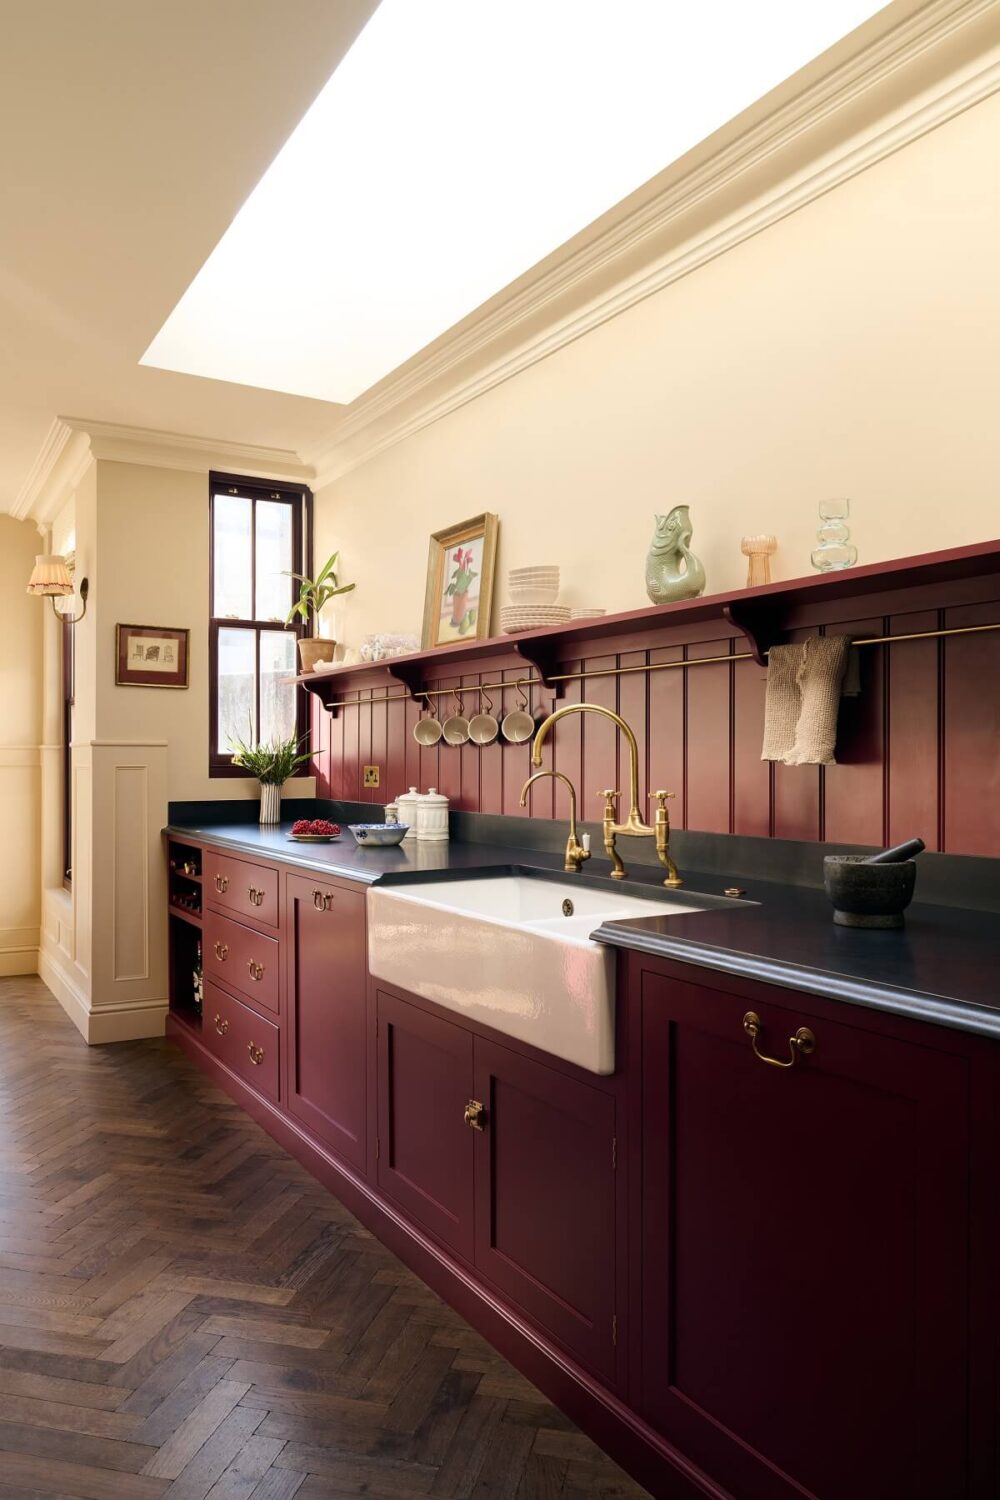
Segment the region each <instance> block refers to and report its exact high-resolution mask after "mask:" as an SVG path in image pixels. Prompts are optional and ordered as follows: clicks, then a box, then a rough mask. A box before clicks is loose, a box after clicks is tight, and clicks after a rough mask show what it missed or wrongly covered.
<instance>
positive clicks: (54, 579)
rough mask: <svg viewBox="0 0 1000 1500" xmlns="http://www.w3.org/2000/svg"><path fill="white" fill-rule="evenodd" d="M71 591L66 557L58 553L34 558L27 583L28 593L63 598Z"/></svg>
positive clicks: (70, 579) (71, 585)
mask: <svg viewBox="0 0 1000 1500" xmlns="http://www.w3.org/2000/svg"><path fill="white" fill-rule="evenodd" d="M72 592H73V580H72V578H70V576H69V568H67V566H66V559H65V558H64V557H62V556H60V554H59V553H54V554H53V555H51V556H42V557H36V558H35V566H34V567H33V568H32V570H31V579H30V581H29V583H28V593H29V594H45V595H49V596H50V597H52V598H56V599H59V598H65V596H66V595H67V594H72Z"/></svg>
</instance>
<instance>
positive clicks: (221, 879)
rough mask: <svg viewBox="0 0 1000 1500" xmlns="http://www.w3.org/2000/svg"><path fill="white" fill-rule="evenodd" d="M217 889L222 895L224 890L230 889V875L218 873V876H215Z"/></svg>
mask: <svg viewBox="0 0 1000 1500" xmlns="http://www.w3.org/2000/svg"><path fill="white" fill-rule="evenodd" d="M215 889H216V890H217V891H218V892H219V894H220V895H221V894H222V892H223V891H228V889H229V876H228V875H216V877H215Z"/></svg>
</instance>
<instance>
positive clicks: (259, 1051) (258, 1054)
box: [247, 1042, 264, 1068]
mask: <svg viewBox="0 0 1000 1500" xmlns="http://www.w3.org/2000/svg"><path fill="white" fill-rule="evenodd" d="M247 1053H248V1054H249V1057H250V1061H251V1062H252V1063H253V1065H254V1067H255V1068H259V1067H260V1065H261V1063H262V1062H263V1061H264V1049H263V1047H258V1046H257V1043H256V1042H248V1043H247Z"/></svg>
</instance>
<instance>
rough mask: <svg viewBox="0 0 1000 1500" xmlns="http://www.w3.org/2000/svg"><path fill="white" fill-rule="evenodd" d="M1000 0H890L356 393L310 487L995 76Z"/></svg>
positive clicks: (321, 452) (620, 305)
mask: <svg viewBox="0 0 1000 1500" xmlns="http://www.w3.org/2000/svg"><path fill="white" fill-rule="evenodd" d="M998 14H1000V0H932V3H928V4H915V3H909V0H897V4H896V5H894V6H890V7H888V9H887V11H883V12H880V13H879V15H877V16H876V17H874V18H872V20H871V21H870V22H868V23H866V25H865V26H863V27H861V28H859V30H858V31H857V32H855V33H853V34H852V36H851V37H849V38H846V39H845V41H844V42H843V43H841V44H838V46H836V47H834V48H832V49H831V50H830V52H828V53H827V54H824V57H823V58H820V59H818V60H817V61H816V62H815V63H813V64H810V65H809V67H807V68H806V69H804V70H802V72H801V73H800V74H797V75H796V76H795V78H793V79H791V80H789V81H788V82H787V83H786V84H785V85H782V86H781V87H779V88H778V89H776V90H774V91H773V92H772V93H771V94H770V95H768V96H767V97H766V98H765V99H764V100H762V101H760V102H759V103H758V104H757V105H755V106H753V107H752V108H751V109H749V110H747V111H745V112H744V113H743V114H742V115H740V116H739V117H738V118H737V119H736V120H734V121H731V122H730V123H729V124H728V125H726V126H725V127H723V129H722V130H720V131H717V132H716V133H715V134H714V135H713V136H711V137H710V138H709V139H708V140H707V141H705V142H703V143H702V145H701V146H699V147H697V148H696V149H695V150H694V151H692V152H689V153H688V154H687V156H685V157H683V158H681V160H680V161H678V162H676V163H674V164H673V165H672V166H671V167H669V168H668V169H667V170H666V171H665V172H663V173H661V174H660V176H659V177H658V178H656V179H654V181H653V183H651V184H647V186H646V188H643V189H640V190H639V192H638V193H635V194H633V195H632V196H631V197H630V198H629V199H627V200H625V202H624V203H623V204H621V205H619V206H618V207H617V208H616V209H614V210H612V211H611V212H610V213H609V214H607V215H605V216H604V217H603V218H602V219H600V220H598V221H597V222H596V224H594V225H591V226H590V227H589V228H588V229H587V230H585V231H583V233H582V234H580V235H578V236H577V237H576V238H575V239H574V240H571V241H570V242H569V244H568V245H567V246H563V247H562V248H561V249H560V250H559V251H557V252H556V253H555V254H554V255H553V256H550V257H548V258H547V259H546V260H545V261H543V262H541V264H540V265H539V266H538V267H535V268H534V269H533V270H532V271H530V272H529V273H527V275H525V276H523V277H521V278H520V279H519V280H518V281H516V282H514V283H513V284H512V286H511V287H509V288H507V289H506V290H505V291H504V292H503V293H501V294H500V295H499V296H498V297H495V298H493V299H492V300H491V301H490V302H488V303H487V304H485V305H484V307H483V308H481V309H479V310H478V311H477V312H476V313H474V314H472V315H471V317H469V318H467V319H465V320H464V321H463V322H462V323H460V324H458V325H457V326H456V327H455V328H454V329H453V330H450V331H449V332H448V333H447V334H445V335H443V336H442V338H440V339H438V340H436V341H435V343H433V344H432V345H430V346H429V347H428V349H427V350H425V351H422V352H421V353H420V354H418V355H416V356H415V357H414V358H413V359H412V360H410V361H408V363H407V364H406V365H404V366H403V367H401V369H400V370H399V371H397V372H395V373H393V374H392V375H390V376H388V377H387V378H386V379H385V380H383V381H382V382H381V383H380V384H379V385H378V386H376V387H375V388H374V389H373V390H372V391H371V392H369V393H368V394H366V395H363V396H361V397H359V399H358V400H357V401H356V402H354V403H353V404H352V405H351V406H350V407H349V408H348V409H347V412H346V415H345V416H344V417H343V418H342V419H341V420H340V421H339V422H338V423H337V425H336V426H335V427H334V428H332V429H331V431H330V433H329V434H328V435H327V437H326V438H324V439H323V440H321V441H320V442H319V443H317V444H314V445H312V446H311V447H310V448H307V449H306V450H304V453H303V458H304V459H305V460H307V461H308V462H309V463H310V464H311V465H312V466H313V471H314V477H315V484H316V487H317V488H320V487H322V486H323V485H325V484H328V483H330V482H331V481H332V480H334V479H336V478H338V477H340V476H341V475H343V474H345V473H347V472H349V471H350V470H351V469H354V468H356V467H358V466H359V465H360V464H362V463H365V462H366V461H367V460H369V459H370V458H372V457H374V456H375V455H376V454H377V453H380V452H382V451H384V450H385V449H387V448H389V447H392V446H394V445H395V444H397V443H399V442H402V441H403V440H405V439H406V438H408V437H410V436H412V435H413V434H414V433H416V432H419V431H420V430H421V429H422V428H424V427H427V426H429V425H430V424H431V423H433V422H437V421H439V420H440V419H441V418H442V417H444V416H447V415H448V414H449V413H450V412H453V411H455V410H457V409H458V408H459V407H461V406H464V405H466V404H467V403H468V402H470V401H473V400H475V399H476V397H477V396H481V395H483V394H484V393H485V392H487V391H489V390H491V389H493V388H494V387H496V386H497V385H500V384H501V383H503V382H504V381H506V380H509V379H511V378H512V377H513V376H514V375H517V374H518V373H520V372H521V371H522V370H525V369H528V368H529V367H530V366H531V365H533V364H536V363H538V362H539V361H540V360H543V359H545V358H547V357H548V356H549V355H550V354H553V353H555V352H556V351H557V350H559V349H561V348H564V347H565V346H566V345H568V344H570V343H572V342H574V341H575V340H576V339H578V338H581V337H582V336H583V335H584V334H586V333H588V332H590V331H591V330H593V329H595V328H597V327H599V326H600V325H601V324H602V323H605V322H607V321H609V320H610V319H611V318H614V317H616V316H617V315H618V314H619V313H621V312H624V311H626V310H627V309H628V308H630V307H633V306H635V305H636V304H637V303H639V302H641V301H643V300H644V299H645V298H647V297H649V296H652V295H653V294H654V293H656V292H658V291H660V290H662V289H663V288H664V287H667V286H669V285H670V284H671V283H672V282H674V281H677V280H679V279H680V278H681V277H683V276H686V275H688V274H690V272H691V271H693V270H696V269H697V268H698V267H699V266H701V265H704V264H706V263H707V262H708V261H710V260H713V259H714V258H715V257H716V256H718V255H722V254H724V253H725V252H726V251H727V250H730V249H733V248H734V247H735V246H737V245H739V244H741V243H742V242H743V241H745V240H747V239H749V238H751V237H752V236H753V235H756V234H759V233H760V232H761V231H762V230H764V229H766V228H768V227H769V226H770V225H772V224H775V223H777V222H779V221H780V220H781V219H783V218H786V217H787V216H788V215H790V214H792V213H794V212H796V211H797V210H798V209H799V208H802V207H804V206H806V205H807V204H808V203H811V202H813V201H814V200H815V199H817V198H819V197H821V196H823V195H824V194H825V193H827V192H829V191H830V190H831V189H832V188H835V187H837V186H839V185H840V184H842V183H844V182H847V181H849V180H850V179H851V178H852V177H855V176H857V175H858V174H859V173H861V172H864V171H866V170H867V169H868V168H869V167H871V166H874V165H875V164H876V163H878V162H879V161H882V160H884V159H885V158H886V157H888V156H890V155H892V154H894V153H895V152H896V151H899V150H900V149H902V148H903V147H904V146H906V145H908V144H910V143H911V142H913V141H916V140H919V139H920V138H921V137H922V136H924V135H926V134H928V133H929V132H930V131H932V130H934V129H936V128H937V127H938V126H939V125H942V124H944V123H945V122H946V121H948V120H950V119H953V118H955V117H956V116H957V115H959V114H961V113H962V112H963V111H965V110H967V109H969V108H971V107H972V106H973V105H975V104H977V103H980V102H982V101H983V100H985V99H987V98H989V97H990V96H991V95H992V94H994V93H996V92H997V91H998V90H1000V46H998V45H997V29H996V26H997V17H998Z"/></svg>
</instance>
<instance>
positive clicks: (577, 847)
mask: <svg viewBox="0 0 1000 1500" xmlns="http://www.w3.org/2000/svg"><path fill="white" fill-rule="evenodd" d="M545 776H554V777H555V778H556V780H557V781H564V782H565V783H566V785H567V786H568V787H569V838H568V839H567V840H566V860H565V863H564V864H563V869H564V870H571V871H573V873H574V874H577V875H579V873H580V866H581V865H582V864H583V862H584V860H585V859H589V858H590V834H589V833H585V834H584V835H583V843H582V844H581V843H580V841H579V839H578V838H577V836H576V787H575V786H574V785H573V783H572V782H571V781H570V779H569V777H568V776H564V775H563V773H562V771H536V772H535V774H534V776H529V777H528V779H527V781H526V782H525V783H524V786H523V787H522V788H521V806H522V807H524V806H525V804H526V803H527V800H528V788H529V787H531V786H532V785H533V784H534V783H535V782H536V781H541V780H542V778H543V777H545Z"/></svg>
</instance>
